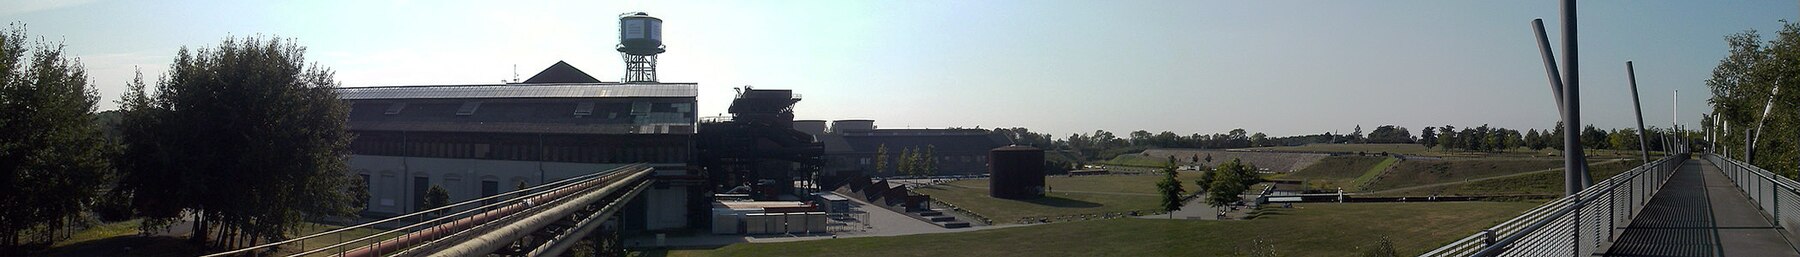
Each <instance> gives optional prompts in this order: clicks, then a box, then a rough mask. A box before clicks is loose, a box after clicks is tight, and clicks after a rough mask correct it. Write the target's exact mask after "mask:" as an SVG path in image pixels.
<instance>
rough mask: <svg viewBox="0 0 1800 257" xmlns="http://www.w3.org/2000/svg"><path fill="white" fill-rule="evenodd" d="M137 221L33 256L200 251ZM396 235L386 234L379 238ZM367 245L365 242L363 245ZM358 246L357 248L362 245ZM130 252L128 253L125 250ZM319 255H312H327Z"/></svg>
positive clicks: (92, 231) (312, 227)
mask: <svg viewBox="0 0 1800 257" xmlns="http://www.w3.org/2000/svg"><path fill="white" fill-rule="evenodd" d="M139 224H140V223H139V220H135V219H134V220H128V221H120V222H114V223H106V224H101V225H98V226H94V227H91V228H88V229H87V230H82V231H80V232H76V233H75V235H74V236H72V237H70V238H69V239H66V240H63V241H58V242H56V244H54V245H52V246H51V247H50V249H47V250H45V251H44V252H42V253H38V254H34V256H193V255H197V254H199V253H200V249H199V248H197V247H195V246H194V245H192V244H190V243H189V242H188V239H187V238H186V237H170V236H150V237H142V236H137V233H138V225H139ZM341 227H343V226H336V225H323V224H313V223H307V224H305V225H301V227H300V231H297V232H294V233H289V235H290V236H291V237H299V236H301V235H307V234H312V233H317V232H324V231H327V230H332V229H338V228H341ZM380 231H382V230H376V229H367V228H364V229H355V230H351V231H349V232H348V233H345V234H344V240H352V239H356V238H360V237H363V236H368V235H372V234H374V233H376V232H380ZM395 236H397V235H386V236H383V237H381V238H382V239H388V238H393V237H395ZM337 242H339V241H338V239H337V237H336V236H330V237H324V238H313V239H307V240H305V245H306V247H308V249H311V248H317V247H322V246H327V245H331V244H336V243H337ZM365 244H366V243H365ZM361 245H363V244H359V245H357V246H361ZM126 249H131V250H126ZM299 252H301V251H300V250H299V245H292V246H287V247H284V248H283V249H282V250H281V254H282V255H286V254H294V253H299ZM326 255H328V254H325V253H321V254H315V255H314V256H326Z"/></svg>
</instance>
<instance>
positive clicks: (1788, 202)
mask: <svg viewBox="0 0 1800 257" xmlns="http://www.w3.org/2000/svg"><path fill="white" fill-rule="evenodd" d="M1706 160H1708V161H1712V163H1713V165H1714V166H1718V167H1719V171H1720V172H1724V173H1725V177H1727V178H1731V183H1732V184H1735V185H1737V187H1738V190H1740V191H1743V192H1744V195H1746V196H1749V197H1750V202H1751V203H1755V204H1756V207H1757V208H1760V209H1762V211H1763V217H1768V218H1769V219H1770V222H1769V223H1773V224H1775V225H1776V226H1780V227H1781V228H1782V229H1786V230H1788V231H1793V229H1794V227H1791V226H1794V224H1800V223H1796V222H1800V189H1797V188H1800V182H1795V181H1794V180H1793V179H1789V178H1787V177H1782V176H1781V175H1776V174H1775V173H1774V172H1769V171H1768V170H1764V169H1762V168H1758V167H1756V166H1754V165H1750V164H1749V163H1744V162H1743V161H1739V160H1733V159H1730V158H1725V157H1720V156H1718V155H1712V154H1709V155H1706Z"/></svg>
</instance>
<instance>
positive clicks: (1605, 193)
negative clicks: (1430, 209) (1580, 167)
mask: <svg viewBox="0 0 1800 257" xmlns="http://www.w3.org/2000/svg"><path fill="white" fill-rule="evenodd" d="M1678 152H1680V151H1678ZM1687 158H1688V155H1687V154H1679V155H1673V156H1668V157H1664V158H1662V159H1660V160H1656V161H1653V162H1650V163H1648V164H1644V165H1643V166H1638V167H1636V168H1632V169H1631V170H1628V171H1625V172H1624V173H1619V174H1618V175H1614V176H1613V177H1611V178H1607V179H1606V180H1601V181H1596V182H1594V185H1593V186H1589V187H1588V188H1585V189H1582V190H1581V192H1579V193H1576V194H1575V195H1571V196H1566V197H1563V198H1559V199H1557V200H1555V201H1551V202H1549V203H1546V204H1544V205H1542V206H1538V207H1537V208H1533V209H1531V210H1529V211H1526V212H1525V214H1522V215H1519V216H1518V217H1514V218H1512V219H1511V220H1507V221H1505V222H1501V223H1500V224H1499V225H1495V226H1494V227H1492V228H1488V229H1486V230H1482V231H1481V232H1477V233H1475V234H1474V235H1470V236H1468V237H1464V238H1462V239H1461V240H1457V241H1455V242H1452V243H1450V244H1449V245H1445V246H1443V247H1440V248H1438V249H1436V250H1432V251H1431V252H1426V253H1425V254H1423V255H1420V256H1589V255H1593V254H1594V252H1595V251H1597V250H1599V248H1600V246H1601V245H1603V244H1605V243H1607V242H1611V241H1612V239H1613V238H1616V237H1617V236H1619V233H1622V231H1621V230H1615V229H1613V228H1615V227H1618V226H1622V225H1628V224H1630V222H1631V219H1632V218H1634V217H1636V216H1637V214H1638V212H1640V211H1642V210H1643V207H1644V204H1646V203H1648V202H1649V201H1650V197H1651V196H1654V195H1656V192H1657V190H1659V189H1661V188H1662V185H1663V182H1666V181H1668V178H1669V175H1671V174H1674V173H1675V170H1676V169H1677V168H1680V167H1681V163H1682V162H1684V161H1686V160H1687Z"/></svg>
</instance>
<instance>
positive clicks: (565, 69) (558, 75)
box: [525, 61, 600, 84]
mask: <svg viewBox="0 0 1800 257" xmlns="http://www.w3.org/2000/svg"><path fill="white" fill-rule="evenodd" d="M599 82H600V80H599V79H595V78H594V76H588V74H587V72H582V71H581V69H576V68H575V66H574V65H569V63H567V62H563V61H556V64H551V65H550V67H549V68H544V71H539V72H538V74H537V75H531V78H530V79H526V80H525V83H533V84H535V83H599Z"/></svg>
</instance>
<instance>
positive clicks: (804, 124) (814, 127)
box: [794, 120, 825, 137]
mask: <svg viewBox="0 0 1800 257" xmlns="http://www.w3.org/2000/svg"><path fill="white" fill-rule="evenodd" d="M794 130H799V131H800V132H806V134H810V135H813V136H814V137H817V136H819V135H823V134H825V121H823V120H796V121H794Z"/></svg>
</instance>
